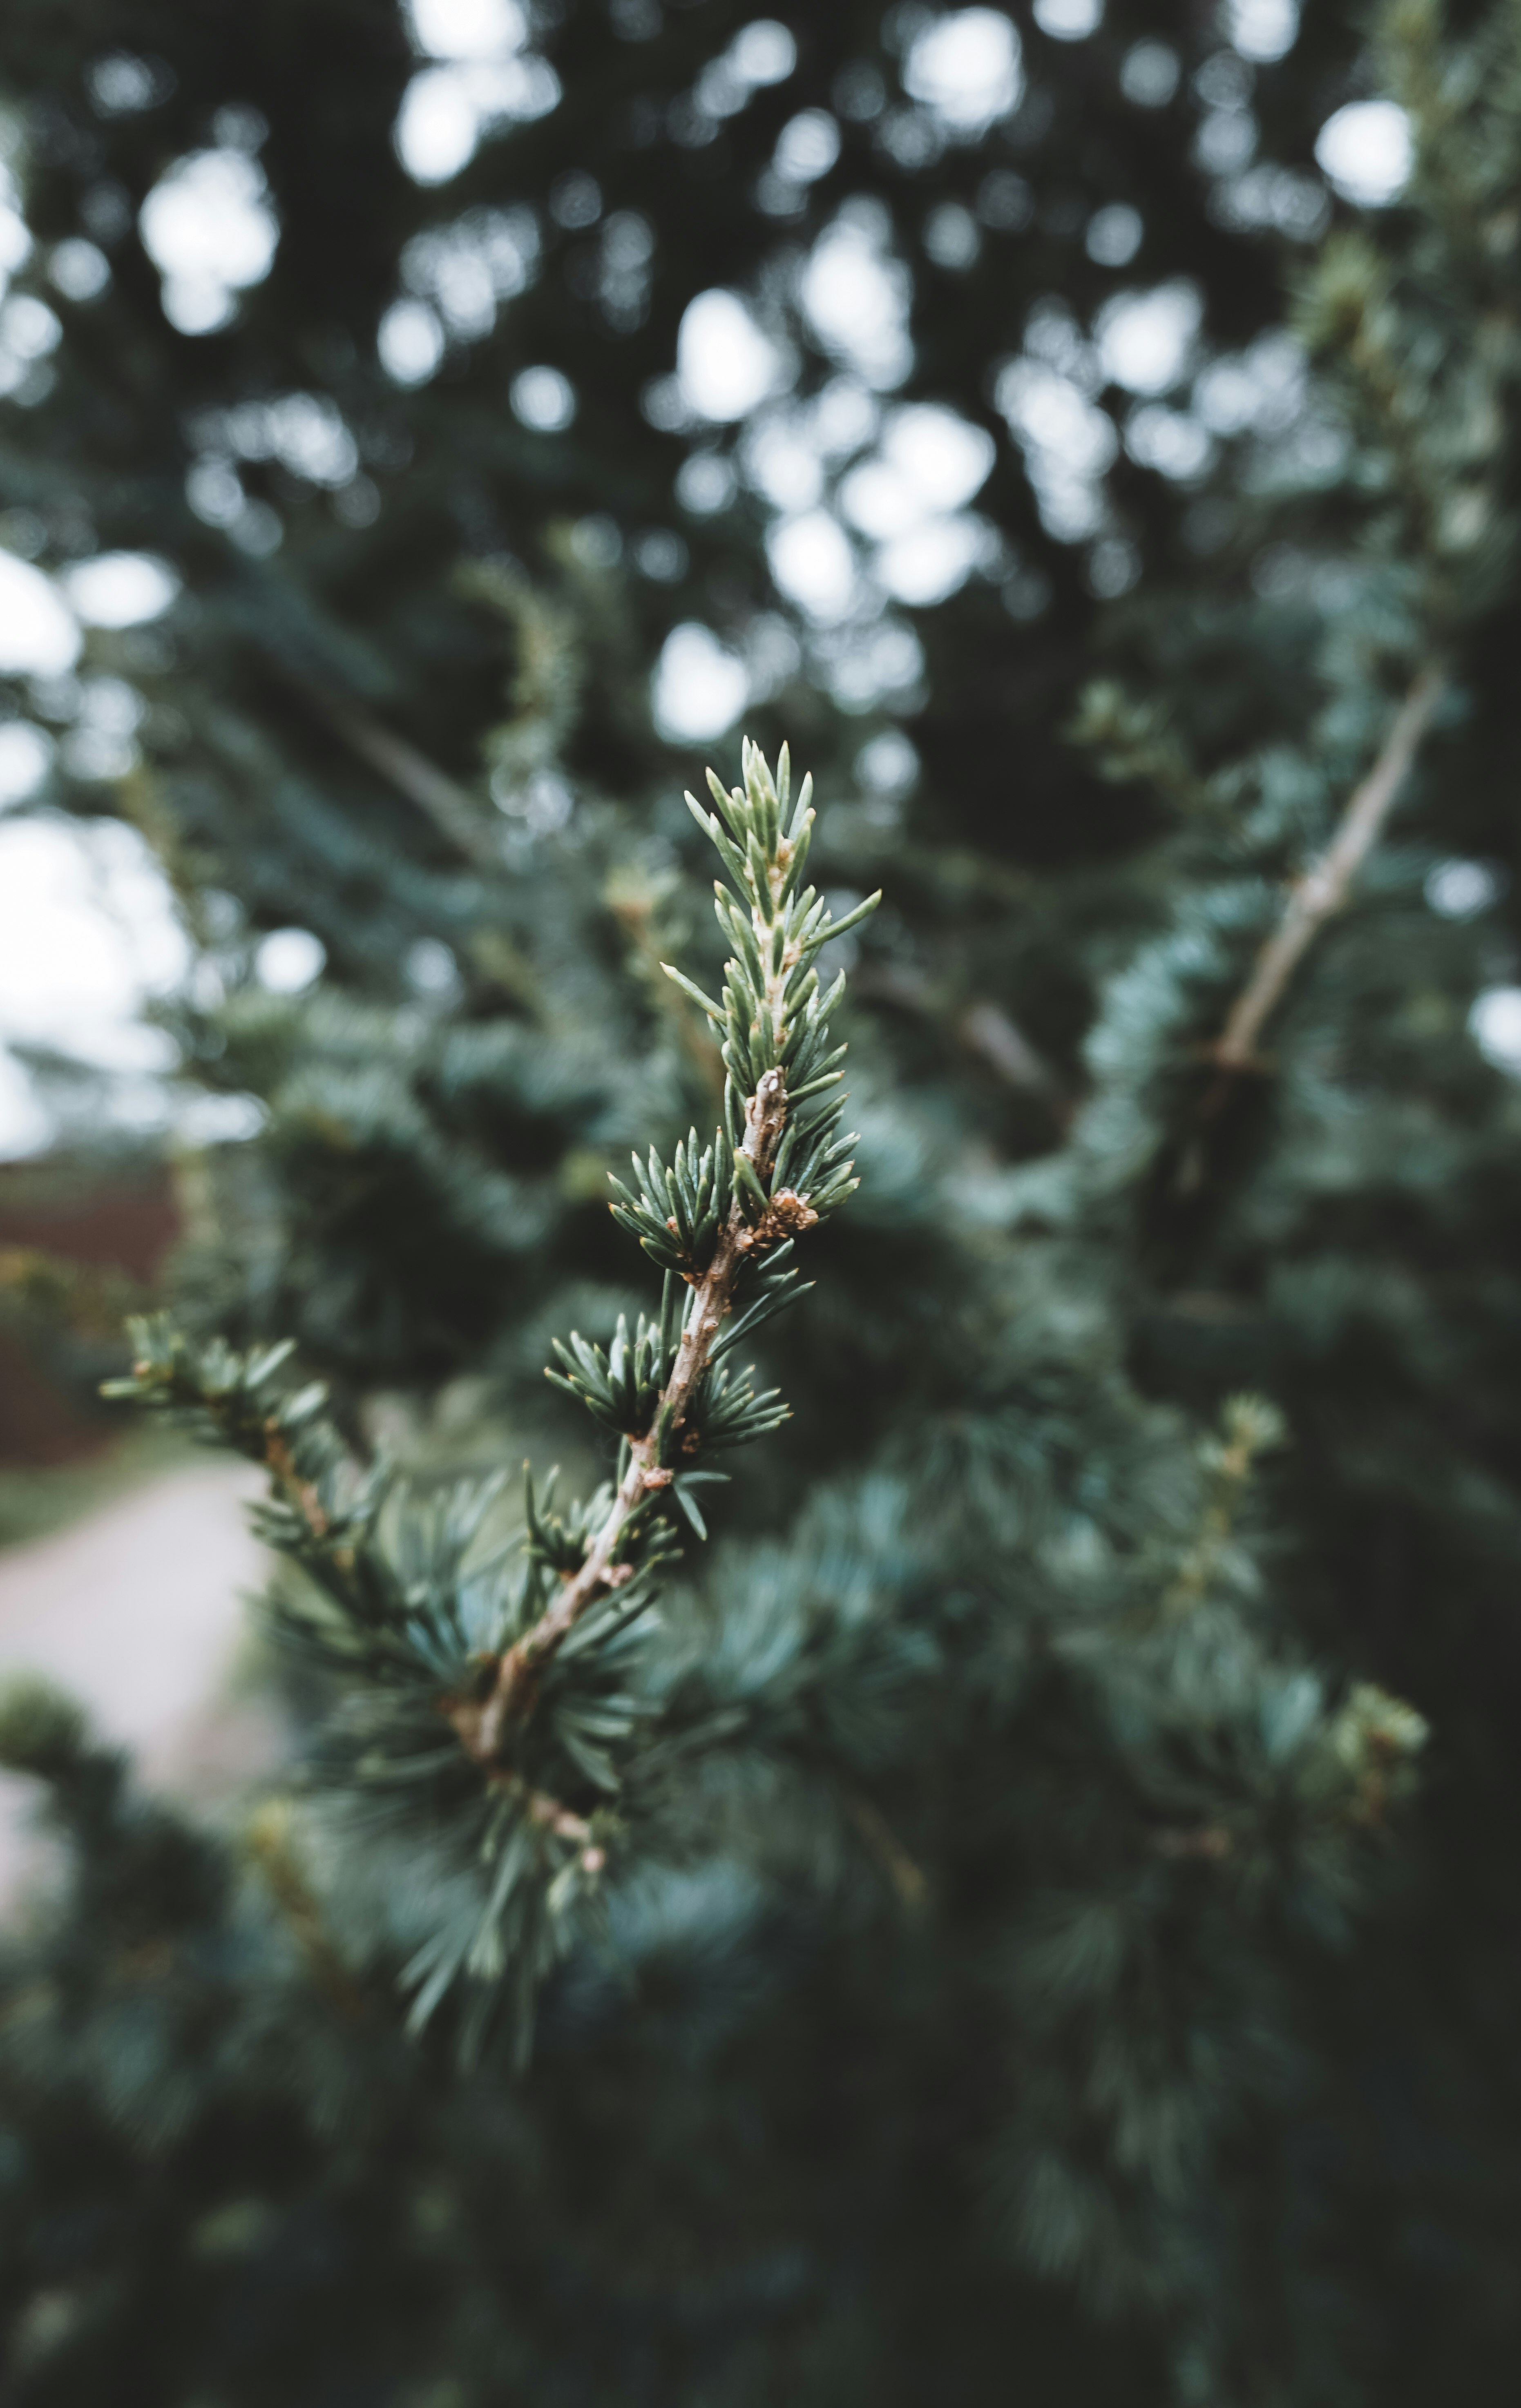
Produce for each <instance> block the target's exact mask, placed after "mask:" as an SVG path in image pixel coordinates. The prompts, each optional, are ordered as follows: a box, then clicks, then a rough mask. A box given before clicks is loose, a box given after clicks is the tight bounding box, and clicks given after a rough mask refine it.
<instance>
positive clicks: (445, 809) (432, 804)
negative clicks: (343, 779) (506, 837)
mask: <svg viewBox="0 0 1521 2408" xmlns="http://www.w3.org/2000/svg"><path fill="white" fill-rule="evenodd" d="M286 673H287V675H288V676H289V677H290V678H291V680H292V682H293V683H294V685H295V686H297V687H298V688H299V690H300V692H301V693H302V694H304V695H305V696H306V697H307V700H308V701H309V703H310V705H311V707H312V709H313V710H315V711H316V712H317V714H318V716H319V717H320V718H321V719H322V720H323V721H324V722H325V724H326V725H327V726H328V727H330V728H331V729H332V731H333V733H334V735H335V736H337V737H339V738H341V739H342V741H343V742H344V743H345V744H347V746H348V747H349V750H350V751H351V753H357V754H358V756H359V758H360V759H361V760H362V761H366V762H367V763H368V765H369V767H371V768H372V769H375V770H377V771H378V772H379V773H380V776H381V777H382V778H383V779H384V780H385V781H386V783H387V784H388V785H390V786H394V787H395V790H396V792H397V794H398V795H402V796H405V797H406V799H407V801H408V802H409V803H415V804H416V805H417V808H418V810H421V811H423V812H425V813H426V815H427V817H428V818H429V819H430V820H431V821H432V822H433V824H434V826H435V827H436V828H438V831H439V833H440V835H443V836H446V837H447V838H448V839H449V841H450V843H451V844H452V845H453V846H454V847H455V848H456V850H457V851H458V852H460V853H464V855H465V857H466V860H467V861H473V862H474V863H475V864H476V866H477V867H478V868H481V869H500V868H501V866H502V855H501V848H500V845H499V844H498V843H497V842H496V840H495V839H496V830H495V828H494V827H493V825H492V824H491V822H490V821H489V820H488V819H486V818H484V817H483V816H482V814H481V810H480V808H479V806H478V805H477V803H476V800H475V797H474V796H473V795H471V794H470V792H469V790H468V789H467V788H466V787H465V786H462V785H461V784H460V783H459V781H458V780H457V779H454V778H451V777H450V776H448V774H447V773H446V772H445V771H444V770H442V769H440V768H439V767H438V764H437V762H434V761H430V760H429V759H428V757H427V754H426V753H420V752H419V751H418V749H417V747H416V745H415V744H409V743H408V741H407V739H406V738H405V737H404V736H397V735H396V734H395V732H394V731H393V730H392V729H391V728H389V727H386V726H385V725H383V724H382V723H381V722H380V720H378V719H376V718H375V717H374V716H373V714H372V713H371V712H369V711H367V710H366V709H365V708H364V706H363V705H362V704H360V703H357V702H354V701H353V700H352V699H351V697H350V696H348V695H336V694H333V693H332V692H330V691H329V689H328V688H327V687H326V686H322V685H318V684H317V683H316V682H315V681H314V680H312V679H310V678H306V677H301V676H298V675H297V674H296V673H295V672H294V670H287V672H286Z"/></svg>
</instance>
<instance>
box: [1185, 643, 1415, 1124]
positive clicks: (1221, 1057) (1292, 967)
mask: <svg viewBox="0 0 1521 2408" xmlns="http://www.w3.org/2000/svg"><path fill="white" fill-rule="evenodd" d="M1445 691H1446V678H1445V674H1444V672H1443V670H1442V668H1441V667H1438V666H1437V665H1436V664H1435V663H1432V664H1428V667H1425V668H1424V669H1422V671H1421V673H1420V675H1419V676H1418V677H1417V679H1416V680H1415V682H1414V684H1413V686H1412V687H1411V689H1410V692H1409V694H1408V695H1406V696H1405V699H1404V701H1403V702H1402V703H1401V704H1400V706H1399V710H1398V711H1397V712H1396V714H1395V719H1394V724H1393V725H1392V726H1391V728H1390V729H1389V733H1388V735H1387V736H1386V737H1385V741H1384V749H1383V751H1382V752H1381V753H1380V754H1379V756H1378V759H1377V760H1376V761H1375V762H1374V764H1373V767H1371V769H1370V771H1369V773H1368V775H1367V777H1366V778H1365V779H1364V780H1363V781H1362V783H1361V785H1360V786H1358V787H1357V789H1356V792H1355V793H1354V795H1353V796H1352V799H1351V800H1350V802H1349V803H1348V804H1347V807H1346V810H1344V811H1343V812H1342V822H1341V825H1340V826H1339V827H1338V829H1337V831H1336V834H1335V836H1334V837H1333V838H1332V839H1331V842H1330V844H1329V846H1328V847H1327V850H1326V852H1325V853H1322V855H1321V857H1320V859H1319V860H1318V861H1316V862H1313V863H1312V864H1311V866H1310V867H1309V868H1308V869H1307V870H1306V871H1305V872H1304V874H1303V875H1302V877H1300V878H1298V879H1296V881H1295V882H1294V884H1293V885H1292V887H1291V888H1290V889H1289V896H1288V901H1287V903H1286V904H1285V906H1284V916H1283V918H1282V920H1281V921H1280V922H1279V924H1278V926H1277V928H1276V929H1275V930H1274V931H1273V934H1272V935H1271V936H1270V938H1269V939H1268V941H1267V943H1266V944H1265V945H1264V946H1263V948H1262V951H1261V953H1259V954H1258V955H1257V959H1256V968H1255V969H1254V970H1253V972H1252V975H1251V977H1250V979H1249V980H1248V981H1247V983H1246V985H1245V987H1244V988H1243V989H1242V991H1241V994H1240V995H1239V996H1237V998H1236V1001H1235V1004H1234V1005H1233V1006H1232V1008H1231V1012H1230V1017H1229V1018H1228V1020H1227V1022H1226V1025H1225V1027H1224V1029H1223V1030H1222V1031H1221V1034H1220V1036H1219V1038H1218V1039H1217V1041H1216V1042H1215V1044H1214V1046H1213V1047H1212V1058H1213V1061H1214V1063H1215V1065H1216V1067H1217V1068H1218V1069H1219V1070H1220V1071H1221V1072H1222V1073H1223V1074H1224V1075H1223V1077H1222V1078H1221V1080H1220V1082H1218V1084H1217V1085H1216V1087H1215V1088H1214V1089H1213V1090H1212V1093H1211V1096H1210V1097H1209V1099H1208V1102H1207V1104H1206V1110H1207V1111H1210V1110H1217V1109H1218V1107H1219V1105H1220V1103H1221V1102H1223V1101H1224V1098H1225V1096H1226V1094H1227V1091H1228V1082H1229V1081H1230V1080H1231V1079H1233V1078H1234V1077H1235V1076H1236V1075H1237V1074H1238V1073H1239V1072H1240V1071H1242V1070H1248V1069H1252V1068H1255V1067H1256V1061H1257V1054H1256V1043H1257V1039H1258V1037H1259V1036H1260V1035H1261V1033H1262V1029H1263V1025H1264V1024H1265V1023H1266V1021H1267V1020H1268V1018H1269V1016H1270V1013H1271V1012H1272V1011H1275V1010H1276V1008H1277V1006H1278V1004H1279V1002H1280V1001H1281V1000H1282V997H1283V995H1284V989H1285V987H1286V986H1287V985H1288V982H1289V980H1290V979H1291V978H1292V977H1293V975H1294V973H1295V971H1296V969H1297V968H1299V963H1300V961H1301V960H1302V958H1303V956H1304V954H1305V953H1306V952H1307V951H1308V950H1309V947H1310V945H1311V943H1312V942H1313V939H1314V937H1315V935H1316V934H1317V932H1318V930H1319V929H1320V928H1321V927H1322V925H1324V924H1325V922H1326V921H1327V920H1328V919H1330V918H1331V917H1332V915H1333V913H1335V912H1337V911H1340V910H1342V907H1343V905H1344V904H1345V902H1346V900H1347V896H1348V894H1349V893H1350V891H1351V887H1352V882H1353V880H1354V879H1355V878H1356V874H1357V872H1358V870H1359V869H1360V868H1361V867H1362V865H1363V863H1364V862H1365V861H1366V860H1367V858H1368V855H1369V853H1370V852H1371V851H1372V848H1373V846H1374V845H1375V844H1376V842H1377V841H1378V839H1379V837H1380V835H1381V834H1382V832H1383V828H1384V824H1385V820H1386V819H1387V818H1388V816H1389V812H1390V810H1391V809H1392V807H1393V804H1394V801H1395V797H1396V796H1397V795H1398V794H1399V789H1400V787H1401V786H1402V785H1403V783H1404V781H1405V777H1406V774H1407V772H1408V771H1409V769H1410V766H1411V763H1412V762H1413V759H1414V757H1415V753H1416V750H1417V748H1418V746H1419V744H1420V742H1421V738H1423V737H1424V736H1425V734H1426V731H1427V729H1428V727H1429V726H1430V724H1431V721H1432V719H1433V717H1434V715H1435V713H1436V710H1437V706H1438V704H1439V703H1440V702H1441V700H1442V695H1443V693H1444V692H1445Z"/></svg>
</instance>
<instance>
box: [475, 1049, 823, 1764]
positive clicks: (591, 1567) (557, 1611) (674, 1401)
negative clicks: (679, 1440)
mask: <svg viewBox="0 0 1521 2408" xmlns="http://www.w3.org/2000/svg"><path fill="white" fill-rule="evenodd" d="M786 1117H787V1089H786V1082H785V1081H784V1080H783V1078H782V1073H781V1071H780V1070H768V1071H767V1072H766V1074H765V1076H764V1077H763V1078H762V1080H761V1081H760V1083H759V1084H758V1086H757V1087H756V1089H755V1092H754V1094H753V1096H752V1097H751V1098H750V1101H749V1103H748V1104H747V1105H746V1107H745V1135H744V1151H745V1153H746V1154H748V1155H749V1157H750V1159H751V1161H752V1162H753V1164H754V1166H755V1168H756V1171H757V1172H758V1173H759V1175H760V1177H761V1178H762V1179H763V1180H764V1179H765V1178H766V1176H767V1174H768V1172H769V1170H770V1168H771V1165H772V1163H773V1162H774V1161H775V1160H776V1150H777V1147H778V1145H779V1143H780V1142H781V1138H782V1125H783V1124H784V1122H785V1120H786ZM754 1242H755V1232H754V1230H753V1228H752V1227H751V1226H750V1224H749V1223H748V1222H747V1221H746V1219H745V1216H744V1211H743V1209H742V1207H741V1205H740V1201H739V1195H738V1192H737V1193H736V1195H735V1197H734V1201H733V1203H732V1204H731V1205H730V1207H729V1217H728V1220H727V1222H726V1224H725V1227H724V1229H723V1231H722V1232H721V1234H720V1236H719V1240H718V1245H717V1248H716V1250H715V1252H714V1254H713V1258H712V1261H711V1262H710V1264H709V1266H708V1269H707V1270H706V1271H705V1272H704V1273H703V1276H702V1279H701V1280H700V1282H699V1283H698V1284H697V1290H696V1305H695V1306H693V1307H689V1308H688V1311H687V1314H686V1319H685V1324H684V1326H683V1328H682V1340H681V1344H680V1345H679V1346H678V1348H677V1350H676V1360H675V1362H674V1363H673V1364H672V1366H671V1374H670V1378H669V1379H668V1380H667V1383H666V1385H665V1388H664V1389H663V1390H662V1392H661V1397H660V1402H659V1404H658V1405H657V1406H656V1408H655V1412H654V1416H653V1420H652V1422H651V1424H650V1427H649V1429H648V1431H647V1432H646V1433H645V1435H644V1436H643V1437H642V1438H638V1439H633V1440H631V1441H630V1442H629V1450H628V1469H627V1470H626V1471H625V1472H624V1476H623V1479H622V1481H621V1482H620V1483H619V1485H618V1491H617V1494H616V1496H615V1497H614V1498H613V1500H612V1505H611V1507H610V1511H609V1512H608V1516H607V1519H606V1520H605V1521H604V1523H603V1525H602V1527H601V1528H600V1529H599V1530H598V1532H597V1534H596V1536H595V1539H594V1540H593V1541H592V1543H591V1546H590V1547H589V1548H588V1550H587V1552H586V1556H585V1560H584V1561H583V1563H582V1564H581V1570H579V1571H578V1572H577V1573H576V1574H575V1575H574V1576H573V1578H571V1579H569V1580H567V1582H566V1584H565V1586H564V1587H563V1588H562V1590H561V1591H560V1594H559V1596H558V1597H557V1598H555V1600H554V1603H553V1604H552V1606H551V1607H550V1608H549V1610H548V1611H547V1613H543V1614H541V1615H540V1616H539V1619H538V1621H537V1622H536V1623H535V1625H534V1627H533V1628H532V1629H531V1630H529V1631H525V1632H524V1636H523V1637H522V1638H521V1639H520V1640H518V1641H516V1643H515V1644H514V1645H513V1646H511V1647H509V1648H508V1650H507V1652H506V1654H505V1655H503V1656H500V1657H499V1658H498V1660H497V1665H496V1671H495V1678H494V1680H493V1682H492V1685H491V1687H490V1689H489V1690H488V1692H487V1694H486V1696H485V1697H484V1698H483V1699H460V1700H457V1701H456V1702H455V1703H453V1704H452V1705H451V1706H450V1707H449V1708H448V1709H447V1713H448V1716H449V1719H450V1721H451V1722H452V1724H453V1726H454V1728H455V1729H456V1731H457V1732H458V1733H459V1737H460V1743H461V1745H462V1746H463V1747H464V1749H465V1752H466V1755H467V1756H473V1757H474V1759H475V1760H476V1762H477V1763H478V1764H490V1763H492V1762H493V1760H494V1759H495V1756H496V1753H497V1750H498V1749H499V1747H500V1745H501V1742H502V1737H503V1734H504V1732H505V1731H506V1729H507V1727H508V1726H509V1723H510V1722H511V1721H512V1720H513V1718H514V1716H515V1715H516V1714H517V1713H518V1712H519V1711H520V1710H521V1708H522V1707H523V1706H524V1704H525V1703H526V1701H527V1700H528V1699H529V1698H531V1695H532V1691H533V1687H534V1684H535V1683H536V1682H537V1680H538V1675H539V1674H540V1673H541V1672H542V1670H543V1669H544V1667H545V1666H546V1664H548V1662H549V1661H550V1658H551V1657H552V1656H553V1655H554V1653H555V1651H556V1649H557V1648H559V1647H560V1646H561V1645H563V1643H564V1641H566V1640H567V1638H568V1637H569V1635H570V1633H571V1631H572V1630H573V1629H574V1628H575V1627H576V1625H577V1623H578V1622H579V1621H580V1620H581V1615H582V1614H583V1613H585V1612H586V1610H587V1608H588V1607H589V1606H591V1605H592V1604H594V1603H595V1600H596V1598H598V1597H600V1596H601V1594H602V1593H603V1591H604V1590H605V1589H609V1588H617V1587H618V1586H620V1585H621V1584H622V1582H623V1581H624V1580H627V1579H628V1578H629V1577H630V1567H629V1566H627V1565H626V1564H621V1563H617V1562H615V1561H614V1557H615V1556H616V1555H617V1552H618V1547H619V1543H620V1541H621V1540H622V1537H623V1534H624V1527H625V1526H626V1524H627V1522H628V1520H629V1517H630V1515H631V1514H632V1513H633V1512H635V1511H636V1510H637V1508H638V1507H639V1505H641V1504H642V1503H643V1501H644V1498H645V1496H646V1494H647V1493H648V1492H649V1491H650V1490H651V1489H654V1488H664V1487H665V1486H666V1485H667V1483H668V1480H669V1477H670V1475H669V1472H668V1470H667V1469H665V1467H664V1466H663V1465H662V1464H661V1462H660V1455H661V1452H662V1449H663V1447H664V1445H665V1443H666V1441H667V1439H672V1438H674V1437H675V1435H676V1433H677V1431H678V1430H679V1429H680V1428H681V1426H682V1422H683V1420H684V1419H685V1417H686V1412H687V1408H688V1406H689V1405H690V1404H691V1402H692V1399H693V1397H694V1396H695V1394H696V1389H697V1387H698V1384H699V1383H700V1382H701V1379H702V1375H703V1373H704V1372H705V1371H706V1369H708V1361H709V1357H710V1355H711V1353H712V1350H713V1343H714V1340H716V1338H717V1336H718V1333H719V1330H720V1329H721V1328H722V1326H723V1324H724V1319H725V1314H726V1313H727V1312H728V1309H729V1304H730V1301H731V1299H732V1297H733V1294H734V1283H735V1281H736V1280H737V1279H738V1277H739V1271H740V1269H741V1267H742V1265H743V1263H744V1260H745V1257H746V1255H747V1254H749V1253H750V1251H751V1249H752V1247H753V1244H754Z"/></svg>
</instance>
